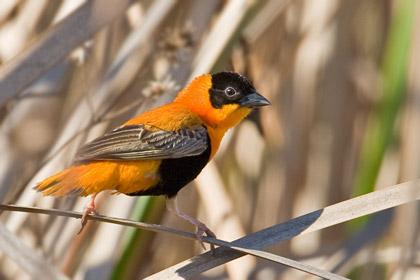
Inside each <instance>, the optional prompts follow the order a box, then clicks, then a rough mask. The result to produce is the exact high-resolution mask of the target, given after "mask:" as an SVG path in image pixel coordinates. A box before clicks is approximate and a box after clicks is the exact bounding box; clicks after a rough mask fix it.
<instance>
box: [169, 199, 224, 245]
mask: <svg viewBox="0 0 420 280" xmlns="http://www.w3.org/2000/svg"><path fill="white" fill-rule="evenodd" d="M166 208H167V209H168V211H169V212H170V213H172V214H174V215H176V216H178V217H180V218H182V219H184V220H187V221H188V222H190V223H192V224H193V225H195V226H196V227H197V231H196V233H195V236H196V238H197V240H198V242H199V243H200V244H201V246H202V247H203V249H204V250H205V249H206V247H204V244H203V240H202V237H203V234H204V233H206V235H207V236H209V237H214V238H216V235H215V234H214V233H213V232H212V231H211V230H210V229H209V228H208V227H207V226H206V225H205V224H204V223H202V222H200V221H199V220H197V219H194V218H192V217H190V216H188V215H187V214H185V213H183V212H181V211H180V210H179V209H178V204H177V200H176V196H175V197H173V198H168V197H167V198H166ZM211 249H212V250H213V249H214V245H211Z"/></svg>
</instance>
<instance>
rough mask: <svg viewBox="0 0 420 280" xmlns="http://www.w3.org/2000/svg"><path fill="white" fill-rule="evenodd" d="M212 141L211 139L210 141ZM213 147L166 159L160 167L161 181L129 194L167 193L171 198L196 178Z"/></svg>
mask: <svg viewBox="0 0 420 280" xmlns="http://www.w3.org/2000/svg"><path fill="white" fill-rule="evenodd" d="M208 142H209V143H210V139H209V141H208ZM210 153H211V147H210V145H209V147H208V148H207V149H206V150H205V151H204V152H203V153H202V154H200V155H198V156H192V157H184V158H176V159H164V160H163V161H162V163H161V165H160V167H159V174H160V178H161V179H160V181H159V183H158V184H157V185H156V186H154V187H151V188H149V189H147V190H142V191H139V192H135V193H130V194H128V195H132V196H140V195H166V196H167V197H169V198H171V197H174V196H176V194H177V193H178V192H179V190H180V189H182V188H183V187H184V186H185V185H187V184H188V183H189V182H191V181H192V180H194V179H195V178H196V177H197V176H198V174H200V172H201V170H202V169H203V168H204V166H206V164H207V162H208V161H209V158H210Z"/></svg>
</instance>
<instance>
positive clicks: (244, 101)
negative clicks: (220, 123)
mask: <svg viewBox="0 0 420 280" xmlns="http://www.w3.org/2000/svg"><path fill="white" fill-rule="evenodd" d="M239 105H240V106H242V107H248V108H255V107H261V106H266V105H271V103H270V101H268V100H267V99H266V98H265V97H264V96H262V95H261V94H259V93H258V92H256V91H253V92H251V93H250V94H247V95H245V96H244V97H242V98H241V99H240V100H239Z"/></svg>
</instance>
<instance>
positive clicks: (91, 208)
mask: <svg viewBox="0 0 420 280" xmlns="http://www.w3.org/2000/svg"><path fill="white" fill-rule="evenodd" d="M95 197H96V194H95V195H93V196H92V198H91V199H90V200H89V202H88V203H87V204H86V206H85V208H83V216H82V220H81V223H82V227H81V228H80V230H79V232H78V233H77V234H80V233H81V232H82V231H83V229H84V228H85V226H86V224H87V221H88V218H87V216H88V215H89V214H91V213H94V214H96V215H98V214H99V212H98V211H97V210H96V208H95Z"/></svg>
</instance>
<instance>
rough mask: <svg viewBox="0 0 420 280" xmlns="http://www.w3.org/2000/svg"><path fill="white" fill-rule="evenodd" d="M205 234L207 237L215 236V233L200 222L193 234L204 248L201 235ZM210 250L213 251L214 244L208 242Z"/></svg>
mask: <svg viewBox="0 0 420 280" xmlns="http://www.w3.org/2000/svg"><path fill="white" fill-rule="evenodd" d="M204 233H205V234H206V236H207V237H213V238H216V235H215V234H214V233H213V232H212V231H211V230H210V229H209V228H208V227H207V226H206V225H205V224H203V223H201V224H200V225H199V226H198V225H197V231H196V233H195V236H196V238H197V240H198V242H199V243H200V245H201V247H203V249H204V250H206V247H205V246H204V243H203V235H204ZM210 250H211V251H212V253H214V245H213V244H210Z"/></svg>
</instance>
